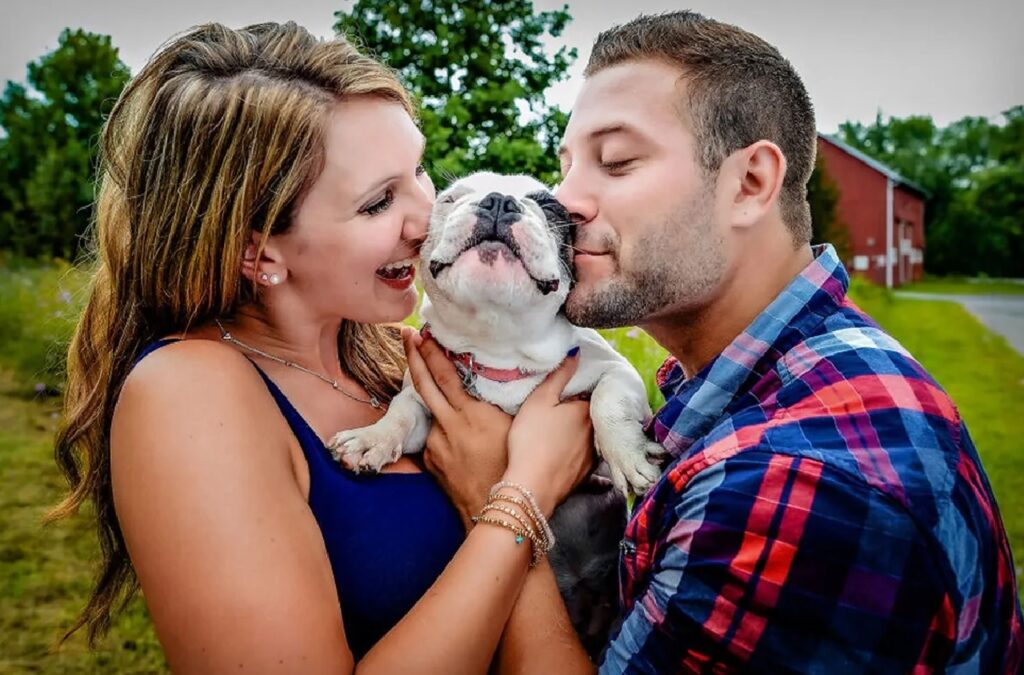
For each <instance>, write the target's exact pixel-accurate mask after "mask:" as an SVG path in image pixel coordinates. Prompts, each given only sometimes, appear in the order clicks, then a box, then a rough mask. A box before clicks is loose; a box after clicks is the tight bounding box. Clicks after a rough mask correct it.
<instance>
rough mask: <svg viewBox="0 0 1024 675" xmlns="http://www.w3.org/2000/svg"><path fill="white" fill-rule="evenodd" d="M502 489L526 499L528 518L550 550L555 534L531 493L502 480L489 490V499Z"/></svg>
mask: <svg viewBox="0 0 1024 675" xmlns="http://www.w3.org/2000/svg"><path fill="white" fill-rule="evenodd" d="M502 489H510V490H515V491H516V492H518V493H519V494H521V495H522V496H523V497H524V498H525V499H526V501H527V502H528V503H529V510H528V513H529V515H530V518H532V519H533V521H534V522H535V523H536V525H537V530H538V532H541V533H543V536H544V539H545V540H546V542H547V544H548V547H547V548H548V550H551V547H552V546H554V545H555V533H554V532H552V531H551V526H550V525H549V524H548V521H547V518H545V517H544V513H543V512H542V511H541V510H540V505H539V504H538V503H537V499H536V498H535V497H534V496H533V493H532V492H530V491H529V490H528V489H527V488H525V487H523V486H522V485H520V484H518V483H513V482H511V481H507V480H503V481H499V482H497V483H495V484H494V486H493V487H492V488H491V492H490V495H489V497H490V499H494V497H495V495H497V494H498V491H499V490H502Z"/></svg>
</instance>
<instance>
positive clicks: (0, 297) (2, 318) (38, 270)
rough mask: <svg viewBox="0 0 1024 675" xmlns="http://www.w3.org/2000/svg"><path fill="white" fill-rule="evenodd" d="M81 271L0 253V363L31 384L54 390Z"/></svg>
mask: <svg viewBox="0 0 1024 675" xmlns="http://www.w3.org/2000/svg"><path fill="white" fill-rule="evenodd" d="M85 281H86V274H85V272H84V271H83V270H81V269H77V268H74V267H71V266H70V265H68V264H67V263H64V262H60V261H58V262H55V263H49V264H43V263H39V262H35V261H28V260H12V259H6V258H4V257H3V256H2V255H0V367H6V368H8V369H10V370H14V371H15V372H17V374H18V375H19V376H21V377H22V378H24V379H25V380H27V381H29V382H31V383H32V384H33V386H34V387H36V388H38V389H41V390H47V391H55V390H57V389H59V388H60V385H61V364H62V358H63V354H64V352H65V349H66V346H67V343H68V340H70V337H71V331H72V330H73V328H74V324H75V321H76V319H77V317H78V314H79V311H80V308H81V306H82V292H83V287H84V284H85Z"/></svg>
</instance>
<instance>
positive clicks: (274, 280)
mask: <svg viewBox="0 0 1024 675" xmlns="http://www.w3.org/2000/svg"><path fill="white" fill-rule="evenodd" d="M270 283H271V285H274V286H276V285H277V284H279V283H281V277H279V276H277V275H276V274H271V275H270Z"/></svg>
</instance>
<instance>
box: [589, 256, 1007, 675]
mask: <svg viewBox="0 0 1024 675" xmlns="http://www.w3.org/2000/svg"><path fill="white" fill-rule="evenodd" d="M848 281H849V280H848V277H847V275H846V272H845V270H844V269H843V267H842V265H841V263H840V262H839V260H838V258H837V256H836V254H835V251H834V250H833V249H832V248H831V247H817V248H816V249H815V260H814V261H813V262H812V263H811V264H810V265H809V266H808V267H807V268H806V269H805V270H804V271H803V272H802V273H801V274H800V275H799V276H798V277H797V278H796V279H794V280H793V281H792V282H791V283H790V284H789V285H788V286H787V287H786V289H785V290H784V291H783V292H782V293H781V294H780V295H779V296H778V297H777V298H776V299H775V300H774V301H773V302H772V304H771V305H769V306H768V307H767V308H766V309H765V311H764V312H762V313H761V314H760V315H759V316H758V317H757V318H756V319H755V320H754V322H753V323H752V324H751V325H750V327H749V328H748V329H747V330H746V331H745V332H744V333H743V334H741V335H740V336H739V337H737V338H736V339H735V340H734V341H733V342H732V344H730V345H729V346H728V347H727V348H726V349H725V350H724V351H723V352H722V354H720V355H719V356H718V357H717V358H716V359H715V360H714V361H712V362H711V363H710V364H709V365H708V366H707V367H706V368H704V369H703V370H702V371H701V372H700V373H698V374H697V375H696V376H694V377H693V378H691V379H689V380H685V379H684V376H683V373H682V370H681V368H680V367H679V365H678V364H677V363H675V362H674V361H673V360H671V359H670V360H669V361H668V362H666V364H665V365H664V366H663V367H662V370H661V371H660V372H659V383H660V384H661V386H662V390H663V391H664V393H665V398H666V401H667V402H666V404H665V406H664V407H663V408H662V409H661V410H660V411H659V412H658V414H657V415H656V417H655V418H654V420H653V421H652V423H651V425H650V428H649V431H650V432H652V433H653V435H654V437H655V438H656V439H657V440H658V441H659V442H661V443H662V444H664V445H665V447H666V448H667V449H668V450H669V452H670V453H671V455H672V456H673V458H674V459H673V461H672V463H671V464H670V465H669V467H668V469H667V470H666V471H665V473H664V474H663V476H662V478H661V480H660V481H659V482H658V483H657V484H656V485H655V487H653V488H652V489H651V491H650V492H649V493H648V494H647V496H646V498H645V499H643V500H642V501H641V502H639V503H638V504H637V506H636V508H635V510H634V512H633V516H632V518H631V520H630V523H629V526H628V528H627V530H626V538H625V539H624V540H623V542H622V551H623V553H622V557H621V563H620V581H621V590H622V602H623V608H624V611H625V617H624V619H623V623H622V625H621V627H620V628H619V629H618V631H617V633H616V634H615V635H613V638H612V641H611V643H610V645H609V647H608V649H607V650H606V651H605V653H604V656H603V660H602V663H601V666H600V671H601V672H602V673H676V672H687V673H689V672H735V671H742V672H769V673H786V672H816V673H846V672H894V673H897V672H898V673H910V672H913V673H932V672H964V673H979V672H983V673H996V672H1001V673H1011V672H1012V673H1016V672H1018V670H1019V669H1020V667H1021V661H1022V652H1024V633H1022V628H1021V625H1022V620H1021V610H1020V605H1019V601H1018V598H1017V591H1016V584H1015V578H1014V567H1013V563H1012V559H1011V554H1010V548H1009V545H1008V543H1007V538H1006V532H1005V530H1004V528H1003V524H1002V521H1001V518H1000V516H999V511H998V509H997V507H996V503H995V499H994V498H993V496H992V491H991V489H990V487H989V484H988V481H987V479H986V477H985V474H984V472H983V471H982V468H981V463H980V461H979V459H978V455H977V453H976V451H975V449H974V446H973V444H972V442H971V439H970V437H969V436H968V434H967V429H966V428H965V427H964V424H963V422H962V421H961V420H960V416H959V414H958V412H957V410H956V408H955V406H954V405H953V403H952V401H951V400H950V399H949V397H948V396H947V395H946V393H945V392H944V391H943V390H942V389H941V388H940V387H939V386H938V385H937V384H936V383H935V381H934V380H933V379H932V378H931V377H930V376H929V375H928V374H927V373H926V372H925V370H924V368H922V367H921V365H920V364H919V363H917V361H915V360H914V359H913V357H911V356H910V354H908V353H907V351H906V350H905V349H904V348H903V347H902V346H901V345H900V344H899V343H897V342H896V341H895V340H894V339H893V338H892V337H890V336H889V335H886V334H885V333H884V332H883V331H882V330H881V329H880V328H879V327H878V326H877V325H876V324H875V323H874V322H872V321H871V320H870V319H869V318H867V317H866V316H865V315H864V314H863V313H861V312H860V310H859V309H858V308H857V307H856V306H855V305H854V304H853V303H852V302H850V301H849V300H848V299H847V298H846V289H847V285H848Z"/></svg>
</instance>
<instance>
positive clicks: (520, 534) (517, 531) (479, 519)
mask: <svg viewBox="0 0 1024 675" xmlns="http://www.w3.org/2000/svg"><path fill="white" fill-rule="evenodd" d="M471 520H472V521H473V522H474V523H486V524H488V525H497V526H498V527H504V528H505V529H506V530H509V531H511V532H512V533H513V534H514V535H516V543H517V544H521V543H523V542H524V541H525V540H527V539H529V540H530V544H531V545H532V547H533V549H532V555H531V558H530V567H536V566H537V563H539V562H540V561H541V560H542V559H543V558H544V554H543V553H542V551H541V547H540V542H539V541H537V537H536V535H535V534H533V532H528V531H526V530H524V529H521V528H519V527H516V526H515V525H513V524H512V523H510V522H508V521H507V520H502V519H501V518H491V517H489V516H483V515H481V516H473V517H472V518H471Z"/></svg>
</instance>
